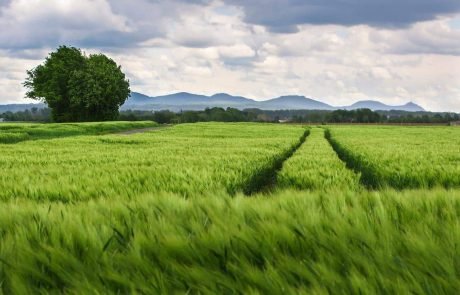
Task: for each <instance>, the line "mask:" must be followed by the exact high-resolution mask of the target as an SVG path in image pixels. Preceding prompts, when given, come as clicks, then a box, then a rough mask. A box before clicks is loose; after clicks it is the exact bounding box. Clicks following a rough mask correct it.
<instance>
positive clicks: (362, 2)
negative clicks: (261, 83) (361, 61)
mask: <svg viewBox="0 0 460 295" xmlns="http://www.w3.org/2000/svg"><path fill="white" fill-rule="evenodd" d="M224 1H225V3H227V4H230V5H237V6H239V7H242V8H243V9H244V12H245V20H246V21H247V22H249V23H252V24H258V25H262V26H265V27H267V28H268V29H269V30H270V31H272V32H289V31H292V30H293V28H295V27H296V26H298V25H303V24H314V25H326V24H336V25H344V26H352V25H361V24H365V25H370V26H374V27H387V28H401V27H407V26H409V25H411V24H413V23H416V22H420V21H426V20H432V19H435V18H437V17H438V16H441V15H451V14H455V13H459V12H460V1H459V0H436V1H433V0H403V1H401V0H249V1H248V0H224Z"/></svg>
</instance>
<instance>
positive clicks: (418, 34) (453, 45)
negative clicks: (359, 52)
mask: <svg viewBox="0 0 460 295" xmlns="http://www.w3.org/2000/svg"><path fill="white" fill-rule="evenodd" d="M370 38H371V39H372V41H373V42H375V43H377V44H380V45H381V46H382V48H383V49H384V50H385V51H386V52H389V53H392V54H422V53H426V54H444V55H460V29H455V28H452V27H451V26H449V24H448V20H437V21H430V22H423V23H418V24H415V25H414V26H413V27H411V28H410V29H408V30H398V31H389V30H381V31H374V32H373V33H372V35H371V36H370Z"/></svg>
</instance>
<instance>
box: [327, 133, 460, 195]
mask: <svg viewBox="0 0 460 295" xmlns="http://www.w3.org/2000/svg"><path fill="white" fill-rule="evenodd" d="M328 136H329V139H330V142H331V144H332V145H333V146H334V148H335V150H336V151H337V153H338V154H339V156H340V157H341V158H342V159H343V160H344V161H345V162H346V163H347V164H348V166H350V167H352V168H353V169H355V170H356V171H358V172H360V173H361V179H362V181H363V182H364V184H366V185H367V186H368V187H371V188H376V189H378V188H382V187H393V188H397V189H407V188H434V187H445V188H458V187H460V129H458V128H452V127H387V126H380V127H375V126H374V127H359V128H354V127H332V128H330V130H329V134H328Z"/></svg>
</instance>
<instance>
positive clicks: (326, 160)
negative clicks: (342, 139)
mask: <svg viewBox="0 0 460 295" xmlns="http://www.w3.org/2000/svg"><path fill="white" fill-rule="evenodd" d="M277 185H278V186H279V187H280V188H297V189H309V190H318V189H331V188H347V189H359V187H360V184H359V175H356V174H355V173H353V172H352V171H351V170H349V169H347V168H346V166H345V164H344V163H343V162H342V161H341V160H340V159H339V158H338V157H337V154H336V153H335V152H334V150H333V149H332V147H331V146H330V144H329V143H328V141H327V140H326V139H325V138H324V130H323V129H321V128H312V129H310V135H309V136H308V137H307V140H306V142H305V143H304V144H303V145H302V147H300V148H299V150H297V152H296V153H295V154H294V156H293V157H291V158H290V159H289V160H287V161H286V162H285V163H284V164H283V169H282V170H281V172H280V173H279V174H278V178H277Z"/></svg>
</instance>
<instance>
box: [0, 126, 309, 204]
mask: <svg viewBox="0 0 460 295" xmlns="http://www.w3.org/2000/svg"><path fill="white" fill-rule="evenodd" d="M303 133H304V129H303V128H301V127H299V126H282V125H261V124H222V123H220V124H219V123H211V124H189V125H178V126H174V127H172V128H168V129H163V130H161V131H152V132H147V133H143V134H134V135H130V136H122V135H104V136H78V137H67V138H60V139H50V140H40V141H27V142H23V143H20V144H17V145H15V146H14V148H11V147H10V146H9V145H0V154H1V155H2V157H1V159H0V163H1V166H2V167H3V169H5V170H4V171H5V173H0V187H2V190H0V200H9V199H15V198H25V199H31V200H39V201H45V200H53V201H58V200H59V201H64V202H70V201H83V200H89V199H92V198H99V197H109V196H112V195H125V196H126V197H133V196H136V195H138V194H140V193H145V192H175V193H179V194H182V195H185V196H189V195H193V194H200V193H204V192H207V191H226V192H229V193H230V194H234V193H236V192H238V191H245V192H255V191H258V190H259V189H260V187H261V186H263V185H264V179H263V178H262V179H261V177H260V175H265V174H267V175H268V174H270V173H271V172H270V171H271V170H272V169H273V167H274V166H276V164H277V163H278V162H279V161H280V159H282V158H284V157H285V154H286V153H287V152H289V151H290V150H292V149H293V148H294V147H295V146H296V145H297V144H298V142H299V140H300V138H301V137H302V135H303ZM6 171H7V172H6Z"/></svg>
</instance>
